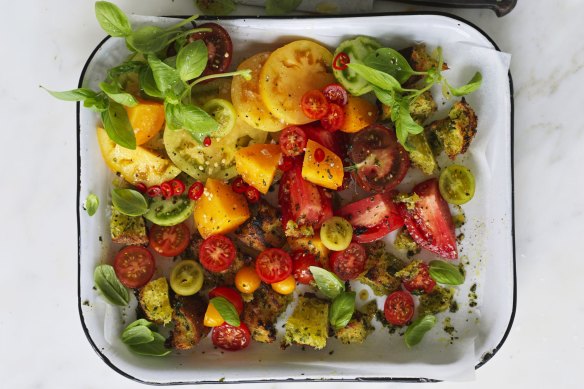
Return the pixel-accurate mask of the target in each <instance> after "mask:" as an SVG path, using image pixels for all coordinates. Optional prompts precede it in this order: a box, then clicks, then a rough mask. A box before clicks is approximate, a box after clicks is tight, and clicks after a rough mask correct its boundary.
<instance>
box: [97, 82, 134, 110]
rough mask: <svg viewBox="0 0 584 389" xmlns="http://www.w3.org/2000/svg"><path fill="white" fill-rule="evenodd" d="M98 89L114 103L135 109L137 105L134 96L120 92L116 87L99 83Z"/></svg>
mask: <svg viewBox="0 0 584 389" xmlns="http://www.w3.org/2000/svg"><path fill="white" fill-rule="evenodd" d="M99 88H100V89H101V90H102V91H104V93H105V94H106V95H107V96H108V97H109V98H110V99H112V100H113V101H115V102H116V103H119V104H122V105H125V106H126V107H135V106H136V105H138V101H137V100H136V98H135V97H134V96H132V95H131V94H129V93H128V92H124V91H122V90H120V89H119V88H118V87H117V86H116V85H113V84H108V83H106V82H101V83H99Z"/></svg>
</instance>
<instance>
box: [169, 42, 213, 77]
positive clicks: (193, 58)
mask: <svg viewBox="0 0 584 389" xmlns="http://www.w3.org/2000/svg"><path fill="white" fill-rule="evenodd" d="M208 59H209V58H208V52H207V45H205V42H203V41H202V40H196V41H194V42H191V43H189V44H188V45H186V46H185V47H183V48H182V49H181V50H180V51H179V53H178V55H177V57H176V69H177V70H178V73H179V75H180V78H181V79H182V80H183V81H188V80H192V79H193V78H196V77H199V76H200V75H201V73H203V70H205V67H206V66H207V61H208Z"/></svg>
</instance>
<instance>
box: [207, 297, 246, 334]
mask: <svg viewBox="0 0 584 389" xmlns="http://www.w3.org/2000/svg"><path fill="white" fill-rule="evenodd" d="M210 303H211V304H213V306H214V307H215V309H217V312H219V314H220V315H221V317H222V318H223V320H225V322H226V323H227V324H229V325H232V326H234V327H239V325H240V324H241V322H240V321H239V315H238V313H237V310H236V309H235V307H234V306H233V304H231V303H230V302H229V300H227V299H226V298H225V297H213V298H212V299H211V301H210Z"/></svg>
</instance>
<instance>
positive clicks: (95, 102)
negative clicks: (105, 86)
mask: <svg viewBox="0 0 584 389" xmlns="http://www.w3.org/2000/svg"><path fill="white" fill-rule="evenodd" d="M83 106H84V107H85V108H89V109H91V110H92V111H93V112H97V113H102V112H105V111H107V109H108V107H109V99H108V98H107V95H106V94H105V93H98V94H97V96H95V97H90V98H87V99H85V101H84V102H83Z"/></svg>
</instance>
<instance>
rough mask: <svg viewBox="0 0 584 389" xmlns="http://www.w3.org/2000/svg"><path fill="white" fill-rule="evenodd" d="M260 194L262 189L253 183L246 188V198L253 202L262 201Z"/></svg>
mask: <svg viewBox="0 0 584 389" xmlns="http://www.w3.org/2000/svg"><path fill="white" fill-rule="evenodd" d="M260 196H261V195H260V191H259V190H257V189H256V188H254V187H253V186H251V185H249V186H248V187H247V189H246V190H245V198H246V199H247V201H249V202H250V203H252V204H253V203H257V202H258V201H260Z"/></svg>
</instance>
